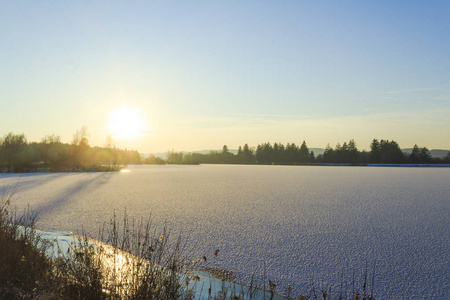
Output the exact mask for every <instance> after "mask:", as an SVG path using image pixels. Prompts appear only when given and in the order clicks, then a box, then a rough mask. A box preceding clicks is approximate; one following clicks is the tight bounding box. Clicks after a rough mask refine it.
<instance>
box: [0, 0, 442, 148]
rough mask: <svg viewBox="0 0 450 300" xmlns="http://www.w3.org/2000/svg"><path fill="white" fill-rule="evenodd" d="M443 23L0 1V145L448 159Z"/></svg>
mask: <svg viewBox="0 0 450 300" xmlns="http://www.w3.org/2000/svg"><path fill="white" fill-rule="evenodd" d="M449 16H450V2H449V1H431V2H428V1H380V0H379V1H45V0H43V1H4V0H0V118H1V120H2V121H1V122H0V136H3V135H5V134H7V133H9V132H13V133H16V134H20V133H24V134H25V136H26V137H27V139H28V141H40V140H41V138H43V137H45V136H46V135H50V134H56V135H59V136H60V137H61V140H62V141H63V142H71V141H72V138H73V135H74V133H75V132H76V131H77V130H79V129H80V128H81V127H83V126H86V127H87V131H88V134H89V136H88V137H89V142H90V144H91V145H92V146H95V145H98V146H102V145H104V144H105V142H106V137H107V136H108V135H110V136H112V138H113V140H114V143H115V144H116V146H118V147H121V148H128V149H137V150H138V151H140V152H142V153H148V152H153V153H156V152H165V151H168V150H176V151H195V150H204V149H221V148H222V146H223V145H224V144H226V145H228V147H229V148H230V149H236V148H237V147H238V146H239V145H244V144H245V143H248V144H249V145H250V146H256V145H257V144H259V143H265V142H271V143H273V142H281V143H283V144H285V143H288V142H289V143H296V144H301V142H302V141H303V140H305V141H306V143H307V145H308V146H309V147H321V148H324V147H325V146H326V145H327V144H330V145H331V146H334V145H336V144H337V143H341V144H342V143H343V142H345V141H347V142H348V141H349V140H350V139H354V140H355V141H356V144H357V146H358V148H359V149H361V150H362V149H366V150H367V149H369V145H370V142H371V141H372V139H374V138H377V139H389V140H395V141H397V142H398V143H399V144H400V146H401V147H402V148H410V147H412V146H413V145H414V144H418V145H419V147H424V146H426V147H428V148H429V149H450V34H449V29H450V18H449ZM121 116H122V117H121ZM120 128H122V129H120Z"/></svg>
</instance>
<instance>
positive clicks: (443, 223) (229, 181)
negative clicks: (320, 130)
mask: <svg viewBox="0 0 450 300" xmlns="http://www.w3.org/2000/svg"><path fill="white" fill-rule="evenodd" d="M129 169H130V171H131V172H129V173H59V174H55V173H54V174H22V176H20V175H18V174H1V175H0V186H3V187H5V186H11V185H12V184H15V183H16V182H17V180H18V179H19V178H20V184H19V190H18V192H17V193H16V195H15V197H14V198H13V199H14V201H13V203H14V204H15V205H17V206H18V207H20V208H22V207H26V205H27V204H30V205H31V207H32V208H33V209H35V210H38V211H40V221H39V223H38V226H39V227H40V228H42V229H46V230H62V231H74V232H80V231H81V230H85V231H86V232H87V233H88V234H89V235H91V236H92V237H94V238H95V237H96V234H97V232H98V228H99V227H100V226H102V225H103V224H104V223H105V222H108V221H109V220H110V218H111V217H112V214H113V212H114V211H115V212H116V214H118V215H119V216H121V215H122V214H123V212H124V209H125V208H126V210H127V214H128V215H129V216H131V217H136V218H141V217H143V218H146V217H149V216H151V217H152V218H153V220H154V223H156V224H161V225H162V224H163V223H164V222H165V223H166V224H167V226H168V228H170V229H171V230H172V231H173V232H174V233H173V234H174V235H176V234H178V233H181V234H183V235H184V236H188V235H189V236H190V239H189V240H190V243H189V247H193V248H195V249H197V250H196V251H194V252H192V253H193V256H196V258H198V257H202V256H203V254H204V253H205V252H206V255H207V257H208V263H207V266H209V267H216V268H221V269H227V270H231V271H233V272H234V273H236V274H237V276H238V278H239V279H241V280H242V281H243V282H244V283H249V282H250V279H251V276H252V274H253V273H255V279H256V280H259V281H260V282H261V281H262V278H263V274H264V273H265V274H266V282H267V281H268V280H271V281H273V282H276V283H277V284H278V287H277V288H278V290H279V291H281V292H283V290H284V289H285V288H287V287H288V286H292V287H293V290H294V292H295V293H294V294H298V293H305V292H306V291H308V289H309V288H310V287H311V284H312V282H314V284H315V285H316V286H319V287H322V286H323V287H327V288H329V287H331V288H332V290H333V291H339V288H340V282H341V274H342V273H343V275H344V285H345V286H346V288H347V290H351V289H352V278H353V272H355V278H356V280H357V283H356V287H357V288H359V289H361V287H362V284H361V282H362V279H363V274H364V269H365V267H366V265H368V269H369V271H368V273H369V275H370V276H371V274H372V269H373V264H374V262H376V271H375V289H374V296H375V297H376V298H377V299H386V298H388V297H391V298H394V299H412V298H429V299H449V298H450V267H449V261H450V229H449V228H450V218H449V216H450V184H449V183H450V168H399V167H392V168H391V167H384V168H373V167H304V166H302V167H299V166H296V167H287V166H286V167H281V166H225V165H200V166H134V167H130V168H129ZM216 249H220V252H219V255H218V257H217V258H214V257H213V253H214V251H215V250H216Z"/></svg>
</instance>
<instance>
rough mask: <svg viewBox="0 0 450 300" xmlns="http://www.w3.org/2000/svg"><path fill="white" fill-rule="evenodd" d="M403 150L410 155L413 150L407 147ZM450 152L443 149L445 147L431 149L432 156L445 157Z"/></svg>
mask: <svg viewBox="0 0 450 300" xmlns="http://www.w3.org/2000/svg"><path fill="white" fill-rule="evenodd" d="M402 151H403V153H405V154H407V155H409V154H411V152H412V148H405V149H402ZM448 152H450V150H443V149H432V150H430V153H431V156H433V157H437V158H444V157H445V156H446V155H447V153H448Z"/></svg>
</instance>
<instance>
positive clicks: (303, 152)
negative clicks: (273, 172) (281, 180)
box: [160, 139, 450, 165]
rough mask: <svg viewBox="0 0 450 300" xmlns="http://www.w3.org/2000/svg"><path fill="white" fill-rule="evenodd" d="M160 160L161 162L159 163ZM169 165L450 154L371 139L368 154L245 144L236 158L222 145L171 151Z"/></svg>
mask: <svg viewBox="0 0 450 300" xmlns="http://www.w3.org/2000/svg"><path fill="white" fill-rule="evenodd" d="M160 160H161V159H160ZM165 162H167V163H169V164H202V163H206V164H289V165H292V164H321V163H327V164H355V165H364V164H438V163H444V164H445V163H450V152H449V153H448V154H447V156H446V157H444V158H437V157H432V156H431V153H430V151H429V150H428V149H427V148H426V147H423V148H419V147H418V146H417V145H414V147H413V149H412V151H411V153H410V154H406V153H404V152H403V151H402V150H401V148H400V146H399V144H398V143H397V142H395V141H394V140H392V141H389V140H383V139H382V140H378V139H374V140H373V141H372V143H371V144H370V151H364V150H362V151H360V150H359V149H358V148H357V145H356V143H355V141H354V140H353V139H352V140H350V141H349V142H344V143H343V144H342V145H341V144H340V143H338V144H337V145H336V146H335V147H334V148H332V147H331V146H330V145H329V144H328V145H327V147H326V148H325V151H324V153H323V154H320V155H317V156H315V154H314V152H313V151H310V150H309V148H308V146H307V145H306V142H305V141H303V143H302V144H301V145H300V146H298V145H296V144H295V143H287V144H286V145H284V144H282V143H274V144H271V143H263V144H258V145H257V146H256V147H249V145H248V144H245V145H244V146H239V148H238V151H237V153H236V154H233V153H231V152H230V151H229V149H228V147H227V145H224V146H223V148H222V151H210V153H208V154H201V153H183V152H175V151H170V152H168V154H167V160H166V161H165Z"/></svg>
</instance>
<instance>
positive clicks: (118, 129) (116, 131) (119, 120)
mask: <svg viewBox="0 0 450 300" xmlns="http://www.w3.org/2000/svg"><path fill="white" fill-rule="evenodd" d="M108 129H109V131H110V132H111V135H112V136H113V137H114V138H117V139H135V138H138V137H141V136H143V135H144V132H145V121H144V119H142V117H141V116H140V114H139V111H138V110H137V109H130V108H127V107H122V108H120V109H118V110H116V111H114V112H112V113H111V115H110V121H109V125H108Z"/></svg>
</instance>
